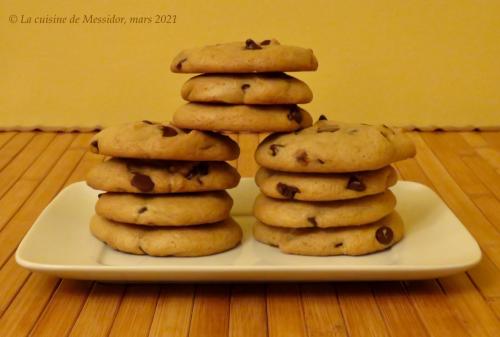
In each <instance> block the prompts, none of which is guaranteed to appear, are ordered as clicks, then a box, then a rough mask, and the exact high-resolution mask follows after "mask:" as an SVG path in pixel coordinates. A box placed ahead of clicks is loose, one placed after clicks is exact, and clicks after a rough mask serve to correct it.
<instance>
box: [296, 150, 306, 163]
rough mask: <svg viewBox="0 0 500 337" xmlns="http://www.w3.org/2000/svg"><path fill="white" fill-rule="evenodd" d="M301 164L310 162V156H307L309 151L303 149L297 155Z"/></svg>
mask: <svg viewBox="0 0 500 337" xmlns="http://www.w3.org/2000/svg"><path fill="white" fill-rule="evenodd" d="M295 159H297V161H298V162H299V164H302V165H307V164H309V158H308V157H307V152H306V151H301V152H300V153H299V154H297V156H296V157H295Z"/></svg>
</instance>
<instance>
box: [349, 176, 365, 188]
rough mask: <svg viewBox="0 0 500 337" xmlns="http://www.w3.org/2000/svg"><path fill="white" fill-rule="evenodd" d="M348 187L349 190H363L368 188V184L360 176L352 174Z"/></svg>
mask: <svg viewBox="0 0 500 337" xmlns="http://www.w3.org/2000/svg"><path fill="white" fill-rule="evenodd" d="M346 188H347V189H348V190H353V191H358V192H361V191H364V190H366V185H365V184H364V183H363V182H362V181H361V180H360V179H359V178H358V177H356V176H350V177H349V181H348V182H347V186H346Z"/></svg>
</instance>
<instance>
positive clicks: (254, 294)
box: [229, 285, 267, 337]
mask: <svg viewBox="0 0 500 337" xmlns="http://www.w3.org/2000/svg"><path fill="white" fill-rule="evenodd" d="M266 310H267V308H266V289H265V287H264V286H262V285H235V286H233V287H232V292H231V305H230V314H229V336H230V337H247V336H248V337H266V336H267V316H266V315H267V313H266Z"/></svg>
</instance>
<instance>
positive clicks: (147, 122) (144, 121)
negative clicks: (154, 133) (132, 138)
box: [142, 120, 153, 125]
mask: <svg viewBox="0 0 500 337" xmlns="http://www.w3.org/2000/svg"><path fill="white" fill-rule="evenodd" d="M142 122H143V123H145V124H149V125H153V122H151V121H148V120H143V121H142Z"/></svg>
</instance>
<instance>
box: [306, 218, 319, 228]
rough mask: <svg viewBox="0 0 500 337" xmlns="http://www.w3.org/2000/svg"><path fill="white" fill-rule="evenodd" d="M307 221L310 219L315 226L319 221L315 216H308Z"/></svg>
mask: <svg viewBox="0 0 500 337" xmlns="http://www.w3.org/2000/svg"><path fill="white" fill-rule="evenodd" d="M307 221H309V222H310V223H311V224H312V225H313V226H314V227H317V226H318V223H317V222H316V217H314V216H311V217H309V218H307Z"/></svg>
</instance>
